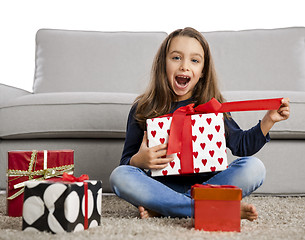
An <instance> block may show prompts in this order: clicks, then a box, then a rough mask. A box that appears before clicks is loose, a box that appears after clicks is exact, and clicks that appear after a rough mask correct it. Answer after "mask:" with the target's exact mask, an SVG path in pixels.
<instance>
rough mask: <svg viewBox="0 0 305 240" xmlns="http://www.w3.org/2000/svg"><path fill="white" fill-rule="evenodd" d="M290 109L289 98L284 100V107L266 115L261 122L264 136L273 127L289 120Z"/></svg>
mask: <svg viewBox="0 0 305 240" xmlns="http://www.w3.org/2000/svg"><path fill="white" fill-rule="evenodd" d="M289 115H290V107H289V98H283V99H282V105H281V106H280V107H279V109H278V110H270V111H268V112H267V113H266V115H265V116H264V118H263V119H262V121H261V129H262V132H263V134H264V136H266V135H267V133H268V132H269V131H270V129H271V128H272V127H273V125H274V124H275V123H276V122H280V121H283V120H286V119H288V118H289Z"/></svg>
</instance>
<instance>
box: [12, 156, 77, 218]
mask: <svg viewBox="0 0 305 240" xmlns="http://www.w3.org/2000/svg"><path fill="white" fill-rule="evenodd" d="M73 169H74V151H73V150H54V151H47V150H44V151H36V150H33V151H9V152H8V170H7V179H8V180H7V182H8V184H7V214H8V216H11V217H20V216H22V206H23V191H24V183H25V182H26V181H28V180H31V179H37V180H43V179H49V178H54V177H58V176H61V175H62V174H63V173H64V172H68V173H71V174H72V173H73Z"/></svg>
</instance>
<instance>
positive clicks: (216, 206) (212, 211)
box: [191, 184, 242, 232]
mask: <svg viewBox="0 0 305 240" xmlns="http://www.w3.org/2000/svg"><path fill="white" fill-rule="evenodd" d="M191 194H192V198H193V200H194V201H193V202H194V208H193V209H194V212H193V213H194V227H195V229H197V230H204V231H236V232H240V201H241V199H242V190H241V189H240V188H238V187H235V186H230V185H201V184H195V185H194V186H192V193H191Z"/></svg>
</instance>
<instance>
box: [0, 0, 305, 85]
mask: <svg viewBox="0 0 305 240" xmlns="http://www.w3.org/2000/svg"><path fill="white" fill-rule="evenodd" d="M302 2H303V1H302V0H146V1H145V0H107V1H105V0H0V83H3V84H6V85H10V86H14V87H18V88H22V89H25V90H28V91H32V83H33V77H34V67H35V62H34V56H35V33H36V31H37V30H38V29H40V28H55V29H77V30H96V31H166V32H168V33H169V32H171V31H173V30H175V29H177V28H183V27H186V26H191V27H194V28H196V29H197V30H199V31H217V30H243V29H257V28H264V29H269V28H282V27H292V26H305V11H304V9H305V8H304V7H303V6H304V3H302Z"/></svg>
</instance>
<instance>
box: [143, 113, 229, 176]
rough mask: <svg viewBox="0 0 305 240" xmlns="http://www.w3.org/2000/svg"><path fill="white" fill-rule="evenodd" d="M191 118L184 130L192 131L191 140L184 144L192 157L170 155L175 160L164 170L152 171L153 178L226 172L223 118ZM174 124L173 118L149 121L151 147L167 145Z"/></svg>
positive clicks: (214, 115) (218, 116)
mask: <svg viewBox="0 0 305 240" xmlns="http://www.w3.org/2000/svg"><path fill="white" fill-rule="evenodd" d="M189 117H190V123H189V125H190V126H184V127H186V128H189V129H188V130H189V131H190V137H191V140H189V142H185V143H184V144H188V146H186V147H189V150H191V154H186V155H185V154H184V153H185V152H183V153H182V152H178V153H174V154H171V155H170V156H172V157H173V158H174V160H173V161H172V162H170V163H169V165H168V166H167V167H166V168H164V169H162V170H152V171H151V172H152V176H163V175H178V174H190V173H200V172H215V171H222V170H224V169H226V168H227V155H226V141H225V130H224V122H223V114H217V113H216V114H215V113H210V114H194V115H190V116H189ZM171 122H172V117H159V118H153V119H148V120H147V134H148V146H149V147H153V146H156V145H159V144H163V143H168V139H169V135H170V134H171V130H170V127H171ZM181 127H183V126H181ZM190 127H191V128H190ZM182 141H187V139H183V140H182ZM182 144H183V143H182ZM186 165H190V166H186ZM183 167H184V168H183Z"/></svg>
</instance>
